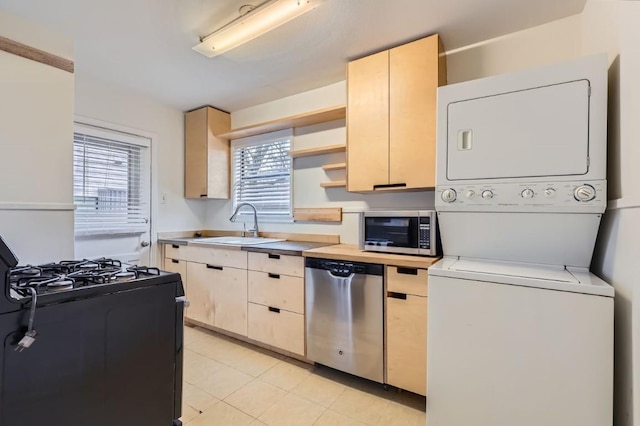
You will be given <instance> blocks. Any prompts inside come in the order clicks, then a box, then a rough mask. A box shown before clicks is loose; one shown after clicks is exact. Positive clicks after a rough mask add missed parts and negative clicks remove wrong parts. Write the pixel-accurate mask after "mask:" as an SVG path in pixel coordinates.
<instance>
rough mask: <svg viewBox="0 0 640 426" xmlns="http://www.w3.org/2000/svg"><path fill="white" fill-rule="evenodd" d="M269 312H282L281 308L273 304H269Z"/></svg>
mask: <svg viewBox="0 0 640 426" xmlns="http://www.w3.org/2000/svg"><path fill="white" fill-rule="evenodd" d="M269 312H275V313H276V314H279V313H280V309H278V308H272V307H271V306H269Z"/></svg>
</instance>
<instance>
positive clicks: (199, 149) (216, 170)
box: [184, 106, 231, 199]
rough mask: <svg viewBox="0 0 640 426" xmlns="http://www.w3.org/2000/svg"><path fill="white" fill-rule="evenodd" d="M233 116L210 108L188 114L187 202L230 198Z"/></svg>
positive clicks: (186, 143) (185, 175) (185, 188)
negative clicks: (228, 134) (228, 133)
mask: <svg viewBox="0 0 640 426" xmlns="http://www.w3.org/2000/svg"><path fill="white" fill-rule="evenodd" d="M230 129H231V116H230V115H229V113H227V112H224V111H220V110H217V109H215V108H211V107H209V106H207V107H202V108H199V109H196V110H194V111H190V112H188V113H186V114H185V144H184V157H185V158H184V159H185V168H184V196H185V198H223V199H227V198H229V194H230V192H229V171H230V167H229V164H230V163H229V140H227V139H222V138H220V137H218V136H215V135H219V134H222V133H226V132H228V131H229V130H230Z"/></svg>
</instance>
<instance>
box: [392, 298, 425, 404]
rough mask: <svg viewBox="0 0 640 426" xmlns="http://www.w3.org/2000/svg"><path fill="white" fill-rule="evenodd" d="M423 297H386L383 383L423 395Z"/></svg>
mask: <svg viewBox="0 0 640 426" xmlns="http://www.w3.org/2000/svg"><path fill="white" fill-rule="evenodd" d="M426 376H427V298H426V297H421V296H412V295H407V296H406V299H396V298H392V297H387V383H389V384H390V385H393V386H396V387H399V388H401V389H406V390H408V391H411V392H415V393H417V394H420V395H426V390H427V379H426Z"/></svg>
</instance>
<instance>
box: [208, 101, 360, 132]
mask: <svg viewBox="0 0 640 426" xmlns="http://www.w3.org/2000/svg"><path fill="white" fill-rule="evenodd" d="M346 116H347V107H346V106H344V105H339V106H335V107H331V108H324V109H319V110H315V111H311V112H306V113H304V114H297V115H291V116H289V117H284V118H279V119H277V120H271V121H265V122H264V123H258V124H254V125H252V126H246V127H240V128H238V129H232V130H231V131H229V132H226V133H221V134H219V135H216V137H218V138H222V139H239V138H246V137H248V136H254V135H259V134H262V133H269V132H275V131H277V130H283V129H292V128H294V127H303V126H310V125H312V124H318V123H324V122H327V121H333V120H339V119H341V118H345V117H346Z"/></svg>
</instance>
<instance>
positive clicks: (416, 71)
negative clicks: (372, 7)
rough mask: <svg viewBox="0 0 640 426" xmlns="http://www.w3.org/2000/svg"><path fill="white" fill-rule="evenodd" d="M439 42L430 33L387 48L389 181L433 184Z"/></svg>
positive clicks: (421, 185) (413, 185)
mask: <svg viewBox="0 0 640 426" xmlns="http://www.w3.org/2000/svg"><path fill="white" fill-rule="evenodd" d="M440 46H441V44H440V40H439V37H438V36H437V35H434V36H431V37H427V38H423V39H421V40H417V41H414V42H412V43H408V44H405V45H402V46H399V47H396V48H393V49H391V50H390V52H389V93H390V94H389V183H390V184H401V183H403V184H406V188H432V187H435V164H436V163H435V155H436V94H437V89H438V84H439V60H440V59H439V56H438V53H439V49H440ZM442 60H444V59H442Z"/></svg>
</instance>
